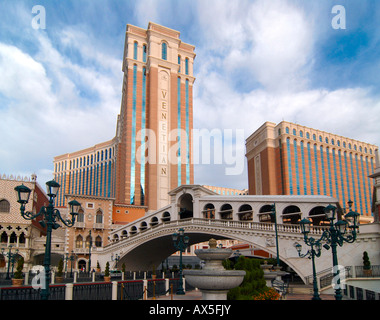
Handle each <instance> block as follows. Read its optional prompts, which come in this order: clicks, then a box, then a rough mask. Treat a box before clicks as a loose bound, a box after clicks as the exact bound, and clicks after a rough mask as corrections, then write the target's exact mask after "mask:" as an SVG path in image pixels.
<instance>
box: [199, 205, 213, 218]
mask: <svg viewBox="0 0 380 320" xmlns="http://www.w3.org/2000/svg"><path fill="white" fill-rule="evenodd" d="M202 212H203V218H206V219H215V207H214V205H213V204H212V203H208V204H206V205H205V206H204V209H203V211H202Z"/></svg>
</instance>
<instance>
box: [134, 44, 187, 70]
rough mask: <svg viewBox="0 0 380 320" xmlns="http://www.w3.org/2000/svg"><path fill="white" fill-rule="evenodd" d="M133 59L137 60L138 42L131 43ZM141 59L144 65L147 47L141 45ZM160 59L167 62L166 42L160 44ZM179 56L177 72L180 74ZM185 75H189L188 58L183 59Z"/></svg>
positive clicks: (179, 56)
mask: <svg viewBox="0 0 380 320" xmlns="http://www.w3.org/2000/svg"><path fill="white" fill-rule="evenodd" d="M133 59H135V60H138V42H137V41H135V42H134V43H133ZM142 59H143V62H144V63H145V62H146V60H147V45H146V44H143V46H142ZM161 59H162V60H168V44H167V43H166V42H164V41H163V42H162V43H161ZM181 61H182V57H181V55H178V64H179V66H180V67H179V72H181ZM185 74H187V75H188V74H189V58H187V57H186V58H185Z"/></svg>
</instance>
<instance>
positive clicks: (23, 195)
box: [14, 184, 32, 204]
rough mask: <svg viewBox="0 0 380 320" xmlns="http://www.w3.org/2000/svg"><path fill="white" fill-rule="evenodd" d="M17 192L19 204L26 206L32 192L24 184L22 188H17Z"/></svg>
mask: <svg viewBox="0 0 380 320" xmlns="http://www.w3.org/2000/svg"><path fill="white" fill-rule="evenodd" d="M14 190H15V191H16V197H17V202H18V203H21V204H26V203H28V201H29V197H30V193H31V192H32V190H30V189H29V188H28V187H27V186H24V185H23V184H22V185H21V186H17V187H16V188H15V189H14Z"/></svg>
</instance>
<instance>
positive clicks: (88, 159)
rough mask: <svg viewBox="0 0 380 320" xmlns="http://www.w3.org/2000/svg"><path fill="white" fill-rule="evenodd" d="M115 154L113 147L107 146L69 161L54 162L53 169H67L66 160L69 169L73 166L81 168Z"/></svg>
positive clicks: (57, 170)
mask: <svg viewBox="0 0 380 320" xmlns="http://www.w3.org/2000/svg"><path fill="white" fill-rule="evenodd" d="M114 154H115V150H114V148H109V149H105V150H101V151H98V152H97V153H96V154H92V155H88V156H84V157H80V158H77V159H74V160H70V161H62V162H59V163H56V164H55V168H54V171H55V172H60V171H64V170H67V162H69V170H71V169H75V168H81V167H84V166H88V165H90V164H94V162H101V161H105V160H108V159H111V158H112V157H113V156H114Z"/></svg>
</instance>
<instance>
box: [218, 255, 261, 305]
mask: <svg viewBox="0 0 380 320" xmlns="http://www.w3.org/2000/svg"><path fill="white" fill-rule="evenodd" d="M232 264H233V263H232V262H231V261H226V262H225V263H224V266H225V268H226V269H232V267H233V269H235V270H245V272H246V275H245V276H244V280H243V282H242V283H241V285H240V286H239V287H236V288H233V289H231V290H230V291H229V292H228V294H227V299H228V300H253V296H254V295H257V294H260V293H263V292H265V291H267V290H268V288H267V286H266V282H265V279H264V271H263V270H262V269H261V267H260V261H259V260H257V259H250V258H245V257H243V256H240V257H239V259H238V260H237V262H236V263H235V264H234V266H232Z"/></svg>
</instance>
